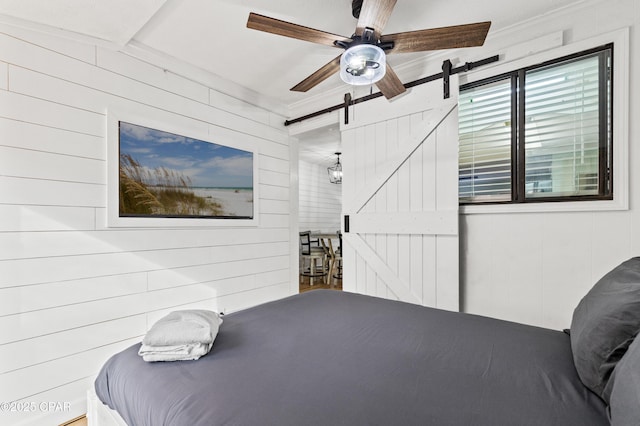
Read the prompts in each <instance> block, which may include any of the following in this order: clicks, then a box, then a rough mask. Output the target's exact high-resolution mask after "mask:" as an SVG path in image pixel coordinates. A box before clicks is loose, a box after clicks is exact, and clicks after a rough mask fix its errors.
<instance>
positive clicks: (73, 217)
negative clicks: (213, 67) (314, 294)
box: [0, 27, 297, 425]
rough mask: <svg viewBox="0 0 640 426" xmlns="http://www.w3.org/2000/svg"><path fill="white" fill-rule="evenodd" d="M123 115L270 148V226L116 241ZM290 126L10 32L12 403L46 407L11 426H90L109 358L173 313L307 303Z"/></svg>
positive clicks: (2, 60)
mask: <svg viewBox="0 0 640 426" xmlns="http://www.w3.org/2000/svg"><path fill="white" fill-rule="evenodd" d="M114 106H115V107H116V108H120V107H121V108H123V109H125V110H131V111H136V112H137V113H138V114H140V115H145V114H152V115H154V116H155V117H161V118H162V119H163V120H167V121H168V122H170V123H172V125H174V126H179V127H182V128H185V129H194V130H197V131H198V133H199V134H209V135H211V136H212V137H220V138H221V139H229V140H233V139H234V138H237V139H242V140H244V141H251V142H253V143H255V145H256V147H257V149H258V151H259V167H260V169H259V177H258V180H259V196H260V198H259V201H258V202H259V208H260V217H259V225H258V226H256V227H249V228H242V229H241V228H230V227H225V228H216V227H208V228H200V229H136V228H132V229H113V228H111V229H110V228H107V227H106V226H105V223H106V213H105V208H106V200H107V181H106V176H107V174H106V138H105V127H106V115H105V113H106V110H107V107H109V108H111V107H114ZM283 121H284V118H283V117H279V116H276V115H274V114H273V113H270V112H268V111H265V110H262V109H259V108H257V107H254V106H252V105H249V104H247V103H244V102H241V101H239V100H237V99H233V98H230V97H228V96H226V95H223V94H221V93H219V92H216V91H213V90H211V89H210V88H208V87H206V86H204V85H202V84H199V83H196V82H194V81H191V80H188V79H186V78H183V77H180V76H178V75H176V74H172V73H171V72H168V71H166V70H163V69H161V68H157V67H154V66H151V65H149V64H147V63H143V62H141V61H138V60H135V59H132V58H130V57H128V56H125V55H123V54H120V53H116V52H114V51H110V50H108V49H105V48H102V47H98V46H91V45H87V44H81V43H77V42H74V41H71V40H64V39H57V38H54V37H51V36H46V35H43V34H39V33H31V32H28V31H26V30H22V29H17V28H12V27H1V28H0V218H1V220H0V241H1V244H0V402H9V401H17V402H18V403H23V404H24V403H26V404H35V405H23V406H22V407H27V408H31V409H33V410H35V411H33V410H31V411H32V412H20V413H15V412H8V411H7V410H5V409H4V406H3V410H2V411H1V412H0V425H8V424H11V425H16V424H23V423H24V424H59V423H61V422H62V421H64V420H68V419H70V418H73V417H75V416H77V415H79V414H81V413H84V412H85V405H84V395H85V392H86V390H87V389H88V388H89V387H90V386H92V379H93V376H94V375H95V374H96V373H97V371H98V369H99V367H100V366H101V365H102V364H103V363H104V361H105V360H106V359H107V357H109V356H110V355H111V354H113V353H115V352H116V351H118V350H120V349H123V348H125V347H127V346H130V345H132V344H134V343H136V342H138V341H139V340H140V339H141V337H142V336H143V334H144V333H145V332H146V330H147V329H148V328H149V327H150V325H151V324H152V323H153V322H154V321H155V320H157V319H158V318H159V317H160V316H161V315H163V314H165V313H166V312H168V311H170V310H172V309H176V308H185V307H205V308H209V309H216V310H226V311H231V310H235V309H239V308H242V307H246V306H250V305H253V304H256V303H260V302H263V301H268V300H272V299H276V298H280V297H282V296H285V295H288V294H291V293H292V292H293V291H294V288H293V285H292V284H291V277H292V276H294V277H295V275H296V272H295V271H293V272H292V269H291V264H292V261H291V260H290V259H291V244H292V243H293V244H294V247H296V246H297V240H296V241H293V242H292V241H291V237H290V236H291V232H292V231H291V229H290V226H291V225H290V223H294V224H295V218H291V215H290V199H292V198H295V196H293V195H291V194H290V167H291V164H290V160H289V158H290V155H291V154H290V146H289V137H288V135H287V133H286V131H285V129H284V128H283V126H282V122H283ZM293 152H295V151H293ZM294 156H295V154H294ZM292 161H297V158H295V159H292ZM294 169H295V168H294ZM293 263H294V264H295V262H293ZM42 402H59V403H61V404H65V403H70V409H69V410H67V409H66V406H65V405H61V406H60V407H58V408H61V410H58V411H57V412H48V411H50V409H47V407H48V406H46V405H45V406H41V405H40V403H42ZM18 407H20V406H18ZM54 408H55V407H54ZM42 415H45V416H46V418H45V419H40V416H42Z"/></svg>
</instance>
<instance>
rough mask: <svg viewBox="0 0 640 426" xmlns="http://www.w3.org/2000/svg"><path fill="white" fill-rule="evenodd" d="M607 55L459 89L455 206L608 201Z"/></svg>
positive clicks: (594, 53)
mask: <svg viewBox="0 0 640 426" xmlns="http://www.w3.org/2000/svg"><path fill="white" fill-rule="evenodd" d="M612 51H613V50H612V46H611V45H607V46H602V47H600V48H595V49H592V50H590V51H588V52H583V53H580V54H575V55H571V56H568V57H565V58H561V59H558V60H556V61H554V62H552V63H545V64H541V65H536V66H532V67H529V68H524V69H520V70H517V71H513V72H511V73H509V74H506V75H504V76H498V77H495V78H492V79H488V80H484V81H480V82H476V83H473V84H470V85H467V86H466V87H463V88H461V90H460V96H459V107H458V113H459V181H458V182H459V186H458V189H459V199H460V201H461V202H462V203H476V202H525V201H546V200H549V201H557V200H563V199H573V200H585V199H593V198H601V199H610V197H611V195H612V194H611V182H610V179H609V174H610V171H611V158H612V157H611V141H612V134H611V105H612V99H611V89H612V88H611V67H612Z"/></svg>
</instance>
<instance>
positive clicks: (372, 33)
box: [247, 0, 491, 99]
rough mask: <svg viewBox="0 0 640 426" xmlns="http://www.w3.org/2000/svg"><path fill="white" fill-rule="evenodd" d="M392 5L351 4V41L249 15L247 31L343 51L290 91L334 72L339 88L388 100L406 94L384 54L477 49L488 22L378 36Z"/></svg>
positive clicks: (390, 0) (387, 1)
mask: <svg viewBox="0 0 640 426" xmlns="http://www.w3.org/2000/svg"><path fill="white" fill-rule="evenodd" d="M396 1H397V0H352V14H353V16H354V18H356V19H358V23H357V25H356V31H355V33H354V34H353V35H352V36H351V37H344V36H341V35H337V34H332V33H328V32H325V31H321V30H316V29H313V28H309V27H305V26H302V25H297V24H293V23H290V22H286V21H281V20H279V19H275V18H270V17H268V16H264V15H259V14H257V13H253V12H252V13H250V14H249V19H248V21H247V28H251V29H254V30H258V31H264V32H267V33H272V34H277V35H282V36H285V37H291V38H295V39H298V40H304V41H310V42H312V43H318V44H322V45H326V46H333V47H338V48H341V49H345V52H344V53H342V54H340V55H339V56H337V57H336V58H335V59H333V60H332V61H331V62H329V63H327V64H326V65H324V66H323V67H321V68H320V69H319V70H317V71H316V72H314V73H313V74H311V75H310V76H309V77H307V78H305V79H304V80H302V81H301V82H300V83H298V84H296V85H295V86H294V87H292V88H291V90H292V91H296V92H306V91H308V90H309V89H311V88H313V87H315V86H316V85H318V84H320V83H321V82H323V81H324V80H326V79H327V78H328V77H330V76H331V75H333V74H334V73H336V72H338V71H339V72H340V76H341V77H342V79H343V80H344V81H345V82H347V83H350V84H355V85H358V84H373V83H375V84H376V86H377V87H378V89H380V91H381V92H382V94H383V95H384V96H385V97H386V98H387V99H391V98H393V97H395V96H398V95H400V94H402V93H404V92H405V91H406V88H405V87H404V85H403V84H402V82H401V81H400V79H399V78H398V76H397V75H396V73H395V72H394V71H393V69H392V68H391V67H390V66H389V65H388V64H386V55H387V54H391V53H407V52H423V51H428V50H439V49H454V48H460V47H473V46H482V44H484V40H485V38H486V37H487V33H488V32H489V27H490V26H491V22H490V21H488V22H478V23H473V24H465V25H455V26H450V27H441V28H431V29H425V30H417V31H407V32H402V33H396V34H386V35H383V34H382V30H383V29H384V27H385V25H386V24H387V21H388V20H389V16H391V12H392V11H393V8H394V6H395V4H396Z"/></svg>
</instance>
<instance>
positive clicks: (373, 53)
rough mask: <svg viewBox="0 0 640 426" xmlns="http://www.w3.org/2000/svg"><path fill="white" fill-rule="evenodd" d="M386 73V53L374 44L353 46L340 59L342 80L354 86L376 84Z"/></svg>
mask: <svg viewBox="0 0 640 426" xmlns="http://www.w3.org/2000/svg"><path fill="white" fill-rule="evenodd" d="M386 71H387V65H386V57H385V53H384V51H383V50H382V49H380V48H379V47H378V46H376V45H374V44H356V45H354V46H351V47H349V48H348V49H347V50H346V51H345V52H344V53H343V54H342V57H341V58H340V78H342V81H344V82H345V83H348V84H352V85H354V86H363V85H367V84H373V83H376V82H378V81H380V80H381V79H382V77H384V74H385V73H386Z"/></svg>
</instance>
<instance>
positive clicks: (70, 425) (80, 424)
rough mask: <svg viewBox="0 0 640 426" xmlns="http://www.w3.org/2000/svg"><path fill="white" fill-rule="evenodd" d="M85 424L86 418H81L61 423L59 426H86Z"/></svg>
mask: <svg viewBox="0 0 640 426" xmlns="http://www.w3.org/2000/svg"><path fill="white" fill-rule="evenodd" d="M87 424H88V423H87V418H86V417H85V416H82V417H78V418H77V419H73V420H71V421H69V422H67V423H62V424H61V425H60V426H87Z"/></svg>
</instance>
